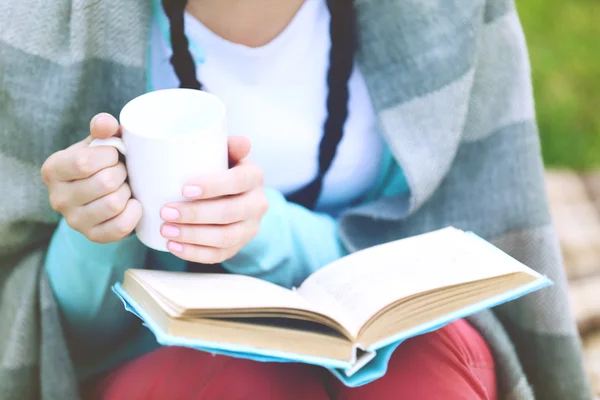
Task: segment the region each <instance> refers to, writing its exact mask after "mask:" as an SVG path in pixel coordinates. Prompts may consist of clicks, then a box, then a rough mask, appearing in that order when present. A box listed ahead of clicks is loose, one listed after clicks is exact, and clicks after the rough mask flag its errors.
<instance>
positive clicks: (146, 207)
mask: <svg viewBox="0 0 600 400" xmlns="http://www.w3.org/2000/svg"><path fill="white" fill-rule="evenodd" d="M119 120H120V124H121V136H122V139H121V138H118V137H112V138H109V139H95V140H94V141H92V143H91V144H90V146H112V147H115V148H116V149H117V150H119V152H121V153H122V154H123V155H124V156H125V163H126V165H127V174H128V177H129V184H130V186H131V191H132V193H133V197H134V198H135V199H137V200H138V201H139V202H140V203H141V204H142V209H143V214H142V219H141V220H140V222H139V224H138V226H137V227H136V230H135V231H136V233H137V235H138V238H139V239H140V241H141V242H142V243H144V244H145V245H146V246H148V247H150V248H153V249H156V250H160V251H168V250H167V240H166V239H165V238H164V237H163V236H162V235H161V234H160V228H161V225H162V224H163V221H162V219H161V218H160V210H161V208H162V207H163V206H164V205H165V204H166V203H170V202H180V201H186V200H188V199H186V198H184V197H183V195H182V189H183V186H184V184H185V183H186V182H187V181H188V180H190V179H191V178H194V177H197V176H199V175H202V174H208V173H213V172H220V171H224V170H226V169H227V167H228V158H227V128H226V119H225V105H224V104H223V102H222V101H221V100H219V99H218V98H217V97H216V96H214V95H212V94H210V93H206V92H203V91H200V90H193V89H167V90H158V91H155V92H150V93H146V94H144V95H141V96H139V97H137V98H135V99H133V100H131V101H130V102H129V103H127V104H126V105H125V107H123V109H122V110H121V114H120V115H119Z"/></svg>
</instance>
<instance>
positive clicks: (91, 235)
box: [82, 229, 109, 243]
mask: <svg viewBox="0 0 600 400" xmlns="http://www.w3.org/2000/svg"><path fill="white" fill-rule="evenodd" d="M82 233H83V232H82ZM84 235H85V236H86V237H87V238H88V239H90V240H91V241H92V242H96V243H108V242H109V240H108V239H107V238H106V236H105V235H103V234H102V233H101V232H100V231H99V230H96V229H92V230H90V231H89V232H87V233H84Z"/></svg>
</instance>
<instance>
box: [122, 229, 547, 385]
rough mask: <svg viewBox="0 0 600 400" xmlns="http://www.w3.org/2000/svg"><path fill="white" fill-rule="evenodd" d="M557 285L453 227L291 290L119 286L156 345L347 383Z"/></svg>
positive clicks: (338, 265)
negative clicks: (418, 340)
mask: <svg viewBox="0 0 600 400" xmlns="http://www.w3.org/2000/svg"><path fill="white" fill-rule="evenodd" d="M549 284H551V282H550V281H549V280H548V279H547V278H545V277H543V276H541V275H539V274H538V273H536V272H534V271H533V270H531V269H530V268H528V267H526V266H525V265H523V264H521V263H520V262H518V261H516V260H515V259H513V258H511V257H510V256H508V255H507V254H505V253H504V252H502V251H500V250H499V249H497V248H496V247H494V246H492V245H491V244H490V243H488V242H486V241H484V240H483V239H481V238H479V237H478V236H476V235H474V234H472V233H468V232H463V231H461V230H458V229H454V228H446V229H442V230H439V231H434V232H431V233H426V234H422V235H419V236H414V237H411V238H407V239H403V240H398V241H395V242H390V243H386V244H382V245H379V246H375V247H372V248H369V249H366V250H363V251H360V252H357V253H354V254H350V255H348V256H346V257H343V258H341V259H339V260H337V261H335V262H333V263H331V264H329V265H327V266H325V267H323V268H322V269H320V270H319V271H317V272H315V273H314V274H312V275H311V276H309V277H308V278H307V279H306V280H305V281H304V282H303V283H302V285H301V286H300V287H299V288H297V289H294V290H288V289H285V288H283V287H280V286H277V285H275V284H272V283H269V282H266V281H263V280H260V279H257V278H252V277H248V276H242V275H229V274H198V273H185V272H165V271H153V270H137V269H132V270H128V271H126V273H125V279H124V282H123V284H122V286H121V285H119V284H117V285H116V286H115V292H117V294H119V295H120V296H121V298H122V299H123V300H124V302H125V305H126V306H127V308H128V309H130V310H131V311H133V312H134V313H136V314H137V315H138V316H140V317H141V318H142V319H143V320H144V321H145V323H146V324H147V325H148V326H149V327H150V328H151V329H152V331H153V332H154V333H155V334H156V336H157V338H158V340H159V342H161V343H163V344H170V345H182V346H190V347H196V348H200V349H203V350H206V351H212V352H215V353H222V354H230V355H231V354H233V355H237V356H241V357H248V358H254V359H261V360H270V359H273V360H277V361H282V360H283V361H285V360H289V361H300V362H306V363H312V364H317V365H322V366H325V367H328V368H332V369H340V370H341V371H343V372H344V374H345V375H347V376H350V375H352V374H353V373H354V372H355V371H357V370H358V369H360V368H361V367H363V366H364V365H365V364H367V363H368V362H369V361H370V360H371V359H372V358H373V357H374V356H375V354H376V351H377V350H378V349H379V348H382V347H383V346H386V345H389V344H391V343H394V342H400V341H402V340H404V339H406V338H408V337H411V336H415V335H417V334H420V333H423V332H427V331H431V330H433V329H436V328H438V327H441V326H443V325H444V324H446V323H448V322H450V321H452V320H455V319H458V318H461V317H464V316H466V315H469V314H472V313H475V312H477V311H479V310H482V309H484V308H489V307H492V306H495V305H497V304H500V303H502V302H505V301H508V300H511V299H514V298H516V297H519V296H521V295H523V294H526V293H528V292H531V291H533V290H536V289H539V288H541V287H543V286H547V285H549Z"/></svg>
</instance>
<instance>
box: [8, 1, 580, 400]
mask: <svg viewBox="0 0 600 400" xmlns="http://www.w3.org/2000/svg"><path fill="white" fill-rule="evenodd" d="M355 7H356V10H357V17H358V25H359V51H358V54H357V59H358V63H359V65H360V68H361V72H362V73H363V75H364V77H365V80H366V83H367V86H368V88H369V92H370V95H371V97H372V100H373V104H374V106H375V108H376V111H377V115H378V118H379V123H380V127H381V130H382V131H383V132H384V135H385V137H386V140H387V143H388V145H389V146H390V148H391V150H392V152H393V154H394V157H395V158H396V160H397V162H398V163H399V164H400V166H401V167H402V170H403V171H404V173H405V174H406V177H407V180H408V183H409V186H410V196H400V197H388V198H384V199H381V200H378V201H376V202H373V203H369V204H368V205H365V206H362V207H360V208H357V209H353V210H350V211H348V212H347V213H346V214H345V215H343V217H342V219H341V221H340V234H341V237H342V239H343V241H344V244H345V245H346V247H347V248H349V249H350V250H357V249H361V248H365V247H368V246H372V245H375V244H377V243H382V242H385V241H389V240H392V239H398V238H402V237H406V236H409V235H414V234H418V233H422V232H425V231H430V230H433V229H436V228H440V227H443V226H446V225H454V226H456V227H458V228H462V229H468V230H472V231H475V232H476V233H478V234H479V235H481V236H483V237H485V238H487V239H488V240H491V241H493V242H494V243H495V244H496V245H497V246H499V247H500V248H502V249H504V250H505V251H507V252H508V253H510V254H511V255H513V256H514V257H515V258H517V259H519V260H520V261H522V262H524V263H525V264H527V265H529V266H531V267H532V268H535V269H537V270H538V271H539V272H541V273H542V274H545V275H547V276H549V277H550V278H551V279H552V280H553V281H554V282H555V286H554V287H552V288H549V289H545V290H542V291H540V292H538V293H534V294H531V295H528V296H526V297H524V298H522V299H520V300H517V301H514V302H511V303H508V304H505V305H503V306H500V307H497V308H495V309H494V310H492V311H486V312H482V313H480V314H477V315H475V316H474V317H472V318H471V319H470V321H471V323H472V324H473V325H474V326H475V327H476V328H477V329H478V330H479V331H480V332H481V333H482V334H483V335H484V337H485V339H486V340H487V342H488V343H489V344H490V345H491V347H492V349H493V352H494V355H495V359H496V363H497V375H498V383H499V391H500V393H499V394H500V398H501V399H533V398H539V399H569V400H575V399H589V398H591V394H590V391H589V388H588V384H587V381H586V378H585V374H584V371H583V368H582V360H581V350H580V342H579V339H578V335H577V331H576V327H575V324H574V321H573V318H572V315H571V312H570V310H569V304H568V298H567V283H566V279H565V274H564V272H563V268H562V265H561V257H560V251H559V248H558V245H557V240H556V236H555V234H554V231H553V228H552V224H551V220H550V217H549V214H548V210H547V201H546V195H545V189H544V181H543V166H542V162H541V159H540V149H539V141H538V136H537V131H536V124H535V117H534V109H533V100H532V91H531V82H530V70H529V61H528V57H527V52H526V47H525V41H524V38H523V34H522V30H521V27H520V23H519V20H518V17H517V15H516V12H515V9H514V4H513V2H512V0H472V1H468V2H467V1H458V0H355ZM149 20H150V2H149V1H147V0H146V1H142V0H138V1H135V0H103V1H98V0H53V1H52V2H48V1H41V0H3V1H2V2H0V182H1V187H2V189H3V192H4V196H2V197H1V198H0V299H1V300H0V321H1V323H0V398H2V399H28V398H44V399H60V400H64V399H71V398H77V397H78V393H77V382H76V379H75V377H74V373H73V368H72V364H71V361H70V357H69V354H68V351H67V350H66V346H65V340H64V337H63V333H62V329H61V324H60V316H59V313H58V310H57V307H56V304H55V301H54V298H53V295H52V292H51V290H50V288H49V285H48V282H47V279H46V277H45V274H44V271H43V268H42V266H43V261H44V254H45V248H46V247H47V244H48V241H49V238H50V236H51V234H52V232H53V230H54V228H55V226H56V223H57V221H58V220H59V216H58V215H57V214H56V213H55V212H53V211H52V210H51V209H50V207H49V205H48V201H47V193H46V191H45V187H44V185H43V183H42V181H41V179H40V176H39V168H40V166H41V164H42V163H43V161H44V160H45V158H46V157H48V156H49V155H50V154H51V153H53V152H55V151H57V150H60V149H63V148H65V147H67V146H68V145H70V144H71V143H73V142H75V141H76V140H79V139H81V138H82V137H84V136H85V135H86V134H87V131H88V124H89V120H90V118H91V117H92V116H93V115H94V114H95V113H97V112H100V111H107V112H111V113H114V114H117V113H118V111H119V110H120V108H121V107H122V106H123V105H124V104H125V103H126V102H127V101H128V100H130V99H131V98H133V97H135V96H137V95H139V94H141V93H143V92H144V90H145V79H146V77H145V74H146V72H145V56H146V46H147V40H148V26H149Z"/></svg>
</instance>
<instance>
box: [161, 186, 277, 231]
mask: <svg viewBox="0 0 600 400" xmlns="http://www.w3.org/2000/svg"><path fill="white" fill-rule="evenodd" d="M256 192H258V193H256ZM263 197H264V196H261V193H260V192H259V191H252V192H247V193H244V194H242V195H239V196H230V197H222V198H219V199H210V200H199V201H189V202H181V203H171V204H167V205H165V206H164V207H163V208H162V209H161V212H160V216H161V218H162V219H163V220H164V221H165V222H176V223H179V224H194V225H229V224H233V223H235V222H239V221H243V220H248V219H254V217H256V219H259V218H258V217H260V216H261V215H262V214H261V213H262V212H263V211H264V210H265V203H266V200H265V199H263Z"/></svg>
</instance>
